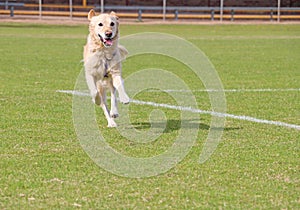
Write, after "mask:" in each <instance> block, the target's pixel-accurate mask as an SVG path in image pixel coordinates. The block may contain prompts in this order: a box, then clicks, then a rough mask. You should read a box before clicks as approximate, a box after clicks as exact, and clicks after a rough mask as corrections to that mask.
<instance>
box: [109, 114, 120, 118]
mask: <svg viewBox="0 0 300 210" xmlns="http://www.w3.org/2000/svg"><path fill="white" fill-rule="evenodd" d="M110 117H111V118H117V117H119V114H110Z"/></svg>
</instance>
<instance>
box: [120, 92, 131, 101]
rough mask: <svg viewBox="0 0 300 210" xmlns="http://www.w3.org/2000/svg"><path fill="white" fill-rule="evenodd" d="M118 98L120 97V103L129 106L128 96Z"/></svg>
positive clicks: (121, 95)
mask: <svg viewBox="0 0 300 210" xmlns="http://www.w3.org/2000/svg"><path fill="white" fill-rule="evenodd" d="M119 97H120V102H121V103H123V104H129V102H130V98H129V97H128V95H127V94H126V93H124V94H120V95H119Z"/></svg>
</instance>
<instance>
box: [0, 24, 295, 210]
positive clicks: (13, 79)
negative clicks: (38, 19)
mask: <svg viewBox="0 0 300 210" xmlns="http://www.w3.org/2000/svg"><path fill="white" fill-rule="evenodd" d="M141 32H159V33H167V34H172V35H176V36H178V37H181V38H183V39H184V40H186V41H187V42H190V43H192V44H193V45H194V46H196V47H197V48H198V49H199V50H201V51H202V52H203V53H205V55H206V56H207V58H208V59H209V60H210V62H211V63H212V65H213V66H214V68H215V70H216V72H217V73H218V75H219V78H220V81H221V82H222V85H223V87H224V93H225V97H226V107H227V110H226V113H223V114H224V115H223V117H226V122H225V126H224V129H223V135H222V138H221V141H220V142H219V144H218V145H217V148H216V150H215V151H214V152H213V154H212V155H211V156H210V158H209V159H208V160H207V161H205V162H204V163H202V164H200V163H199V156H200V154H201V152H202V149H203V148H204V146H205V142H206V139H207V135H208V133H209V132H210V131H211V129H213V128H211V119H212V116H213V115H214V114H213V110H212V108H211V103H210V98H209V93H210V92H209V91H211V92H213V90H205V86H204V85H203V84H202V83H201V80H200V79H199V78H197V77H196V76H195V74H193V73H192V71H191V70H190V69H189V67H188V66H186V65H184V63H181V62H179V61H176V60H174V59H172V58H171V57H168V56H164V55H157V54H149V53H146V54H141V55H137V56H132V57H129V58H128V59H127V60H126V61H125V62H124V63H123V77H124V78H125V87H128V89H127V92H128V94H129V95H130V97H132V98H133V99H134V100H136V101H139V102H149V103H131V104H130V105H127V106H129V113H130V122H131V125H132V127H129V125H126V124H125V125H124V124H122V113H121V116H120V119H118V120H116V122H117V123H119V124H120V127H121V129H123V130H126V129H135V130H137V131H139V132H147V131H148V130H150V129H152V128H153V127H154V128H156V129H158V130H159V129H160V128H161V127H163V130H162V132H161V133H160V135H158V136H157V138H156V139H155V140H154V141H151V142H147V143H140V142H134V141H131V139H128V138H125V137H123V136H122V135H120V133H119V131H118V130H117V129H115V128H106V120H105V118H104V115H103V113H102V111H101V110H100V108H97V107H95V110H96V116H97V128H98V129H99V131H100V133H101V134H102V135H103V137H104V138H105V141H106V142H107V143H108V144H109V145H110V146H111V147H112V148H114V149H115V150H117V151H119V152H120V153H121V154H123V155H126V156H130V157H138V158H144V157H152V156H157V155H159V154H161V153H163V152H164V151H166V150H168V148H169V147H170V146H172V144H173V143H174V139H175V138H176V136H177V135H179V134H180V133H181V132H185V130H187V129H189V130H191V132H196V135H197V138H196V141H195V142H194V144H193V146H192V147H191V149H190V151H189V152H188V154H187V155H186V156H185V158H184V159H183V160H182V161H180V162H179V163H178V164H176V165H175V166H174V167H173V168H171V169H170V170H168V171H166V172H164V173H159V174H158V175H156V176H151V177H147V178H143V177H141V178H130V177H126V176H119V175H117V174H114V173H111V172H109V171H107V170H105V169H103V168H101V167H99V166H98V165H97V164H96V163H95V162H94V161H93V160H92V159H91V158H90V157H89V156H88V155H87V153H86V152H85V150H84V149H83V148H82V146H81V143H80V141H79V139H78V136H77V134H76V132H75V127H74V119H73V116H74V110H73V106H72V104H73V101H74V100H73V97H75V96H74V95H72V93H73V94H74V92H72V90H74V86H75V83H76V80H77V78H78V76H79V75H80V72H81V71H82V69H83V64H82V63H81V62H80V61H81V60H82V50H83V45H84V44H85V42H86V36H87V34H88V26H87V25H77V26H76V25H74V26H64V25H59V26H58V25H39V24H29V23H0V55H1V56H0V73H1V75H0V79H1V82H0V87H1V88H0V93H1V97H0V101H1V103H0V104H1V121H0V125H1V129H0V132H1V141H0V209H77V208H79V209H80V208H81V209H299V208H300V164H299V160H300V24H269V25H268V24H263V25H259V24H257V25H256V24H249V25H239V24H234V25H231V24H227V25H218V24H216V25H186V24H185V25H175V24H172V25H167V24H164V25H151V24H147V25H143V24H135V25H125V24H123V25H121V37H122V38H123V37H126V36H127V35H132V34H136V33H141ZM174 45H176V43H174ZM125 47H128V48H130V46H125ZM162 47H163V46H162ZM178 50H180V49H178ZM129 53H130V52H129ZM190 53H191V54H190V56H191V57H192V56H193V52H190ZM129 55H130V54H129ZM143 69H163V71H164V72H171V73H172V74H174V75H176V76H177V77H178V78H180V79H181V80H182V81H184V83H185V84H186V85H187V86H188V87H189V89H190V90H191V91H190V92H189V93H192V94H193V96H194V98H195V101H196V102H197V107H193V108H191V107H183V106H180V105H178V104H177V103H176V101H175V100H174V99H173V98H172V97H171V96H170V94H171V93H172V92H173V93H174V92H176V94H187V93H186V92H184V91H182V90H180V89H176V90H175V89H174V88H167V89H164V90H159V89H151V90H142V91H141V92H140V93H138V94H135V95H131V94H132V90H131V89H130V88H129V87H132V84H129V81H130V80H128V81H127V80H126V78H129V77H130V76H131V75H132V74H134V73H138V72H140V71H141V70H143ZM145 79H147V78H145ZM157 80H158V81H159V80H160V75H157ZM126 81H127V83H126ZM76 93H78V92H76ZM77 95H80V94H77ZM76 97H83V98H84V97H85V98H88V97H87V96H85V95H84V94H82V96H76ZM119 107H120V109H122V107H124V105H119ZM157 109H159V110H160V111H157ZM180 109H183V111H182V110H180ZM184 109H185V110H184ZM154 110H156V111H155V113H162V112H163V113H164V114H163V118H162V119H161V121H162V122H160V121H159V120H156V121H155V122H154V123H153V124H152V125H151V123H150V121H149V116H150V114H151V113H152V114H153V113H154V112H153V111H154ZM184 111H186V112H190V113H191V114H192V115H193V116H195V119H197V120H191V121H188V122H186V123H188V125H189V126H188V127H185V126H183V127H181V125H182V124H181V121H182V118H181V114H180V113H181V112H184ZM201 111H202V112H201ZM151 116H152V115H151ZM165 118H166V119H167V120H165ZM164 122H165V123H164ZM164 126H165V127H164Z"/></svg>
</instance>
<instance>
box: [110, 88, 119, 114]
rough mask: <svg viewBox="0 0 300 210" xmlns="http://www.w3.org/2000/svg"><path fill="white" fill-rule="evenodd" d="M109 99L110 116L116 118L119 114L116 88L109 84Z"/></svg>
mask: <svg viewBox="0 0 300 210" xmlns="http://www.w3.org/2000/svg"><path fill="white" fill-rule="evenodd" d="M109 88H110V92H111V94H110V95H111V96H110V100H111V108H110V116H111V117H112V118H117V117H118V116H119V112H118V105H117V104H118V103H117V96H116V88H115V87H114V86H113V85H110V87H109Z"/></svg>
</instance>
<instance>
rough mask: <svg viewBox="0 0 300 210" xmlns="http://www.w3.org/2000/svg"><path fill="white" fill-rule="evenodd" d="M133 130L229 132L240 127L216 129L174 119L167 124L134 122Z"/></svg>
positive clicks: (194, 122) (203, 124)
mask: <svg viewBox="0 0 300 210" xmlns="http://www.w3.org/2000/svg"><path fill="white" fill-rule="evenodd" d="M132 126H133V128H135V129H137V130H147V129H150V128H151V127H153V128H163V127H165V129H164V131H163V133H171V132H173V131H176V130H180V129H181V128H188V129H199V130H212V129H218V130H219V129H220V130H222V129H223V130H224V131H230V130H239V129H242V128H241V127H232V128H226V127H224V128H222V127H220V128H218V127H210V126H209V125H207V124H205V123H199V122H198V121H193V120H174V119H168V120H167V123H165V122H152V123H150V122H135V123H132Z"/></svg>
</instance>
